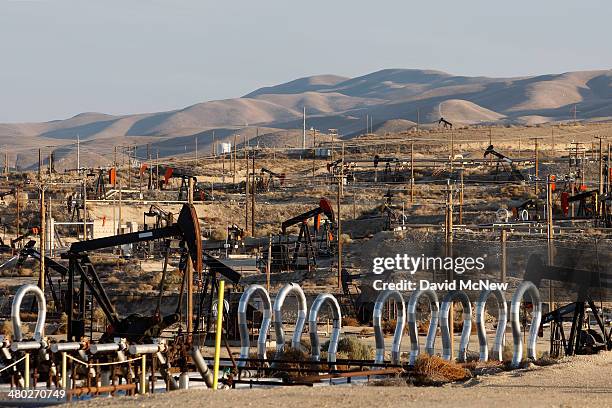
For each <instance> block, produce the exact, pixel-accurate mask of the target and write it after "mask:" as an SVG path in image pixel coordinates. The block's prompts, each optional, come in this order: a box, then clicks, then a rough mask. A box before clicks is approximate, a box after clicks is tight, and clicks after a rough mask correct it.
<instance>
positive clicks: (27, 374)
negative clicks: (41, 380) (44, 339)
mask: <svg viewBox="0 0 612 408" xmlns="http://www.w3.org/2000/svg"><path fill="white" fill-rule="evenodd" d="M23 384H24V386H25V389H28V388H30V353H25V370H24V373H23Z"/></svg>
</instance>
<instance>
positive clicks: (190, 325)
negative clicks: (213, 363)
mask: <svg viewBox="0 0 612 408" xmlns="http://www.w3.org/2000/svg"><path fill="white" fill-rule="evenodd" d="M187 200H188V202H189V204H190V205H193V177H189V184H188V194H187ZM185 275H186V276H185V279H186V280H187V336H188V337H189V338H191V336H192V335H193V263H192V261H191V257H190V256H188V257H187V264H186V265H185ZM181 296H182V293H181ZM217 310H218V311H219V313H223V305H217ZM218 329H219V328H218Z"/></svg>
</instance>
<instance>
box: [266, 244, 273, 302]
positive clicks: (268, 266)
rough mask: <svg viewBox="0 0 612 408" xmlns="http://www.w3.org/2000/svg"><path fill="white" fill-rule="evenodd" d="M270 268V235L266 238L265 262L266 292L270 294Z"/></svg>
mask: <svg viewBox="0 0 612 408" xmlns="http://www.w3.org/2000/svg"><path fill="white" fill-rule="evenodd" d="M271 268H272V234H270V235H269V236H268V259H267V262H266V290H267V291H268V293H270V272H271V271H270V269H271Z"/></svg>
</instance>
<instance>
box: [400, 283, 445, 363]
mask: <svg viewBox="0 0 612 408" xmlns="http://www.w3.org/2000/svg"><path fill="white" fill-rule="evenodd" d="M421 296H425V297H426V298H427V300H428V301H429V307H430V309H431V319H430V321H429V330H428V332H427V340H426V341H425V351H426V352H427V354H429V355H430V356H431V355H433V353H434V346H435V343H436V330H437V327H438V316H439V314H440V304H439V303H438V295H436V292H434V291H433V290H431V289H425V290H421V289H419V290H416V291H414V292H412V295H410V299H409V300H408V329H409V330H410V362H409V364H410V365H414V363H415V362H416V360H417V357H418V356H419V353H420V347H419V329H418V327H417V317H416V308H417V305H418V304H419V299H420V298H421Z"/></svg>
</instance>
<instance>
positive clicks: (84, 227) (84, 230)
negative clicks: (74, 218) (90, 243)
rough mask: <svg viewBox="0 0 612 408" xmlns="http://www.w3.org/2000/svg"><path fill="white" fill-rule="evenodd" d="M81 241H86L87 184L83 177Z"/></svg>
mask: <svg viewBox="0 0 612 408" xmlns="http://www.w3.org/2000/svg"><path fill="white" fill-rule="evenodd" d="M83 241H87V184H85V179H83Z"/></svg>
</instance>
